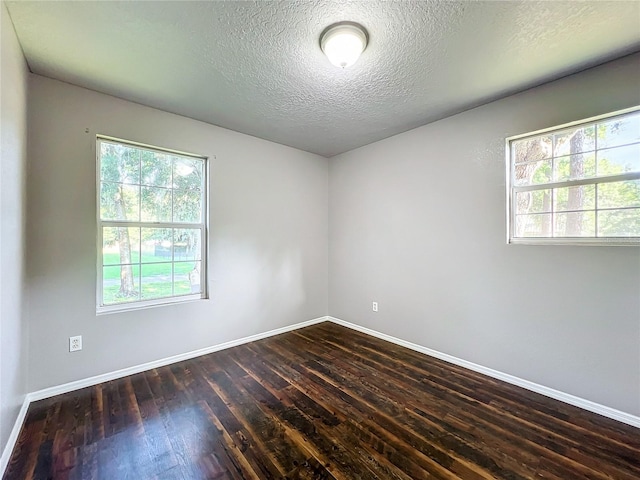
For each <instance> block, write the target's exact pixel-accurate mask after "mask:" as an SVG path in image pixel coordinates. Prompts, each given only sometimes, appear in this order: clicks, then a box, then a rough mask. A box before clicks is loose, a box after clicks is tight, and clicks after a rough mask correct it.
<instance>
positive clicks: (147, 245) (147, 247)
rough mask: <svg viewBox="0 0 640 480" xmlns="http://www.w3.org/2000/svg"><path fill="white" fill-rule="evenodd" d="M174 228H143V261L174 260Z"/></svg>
mask: <svg viewBox="0 0 640 480" xmlns="http://www.w3.org/2000/svg"><path fill="white" fill-rule="evenodd" d="M172 248H173V230H172V229H171V228H143V229H142V263H160V262H170V261H171V260H172V255H173V252H172Z"/></svg>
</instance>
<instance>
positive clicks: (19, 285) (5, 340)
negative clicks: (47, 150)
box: [0, 2, 28, 452]
mask: <svg viewBox="0 0 640 480" xmlns="http://www.w3.org/2000/svg"><path fill="white" fill-rule="evenodd" d="M0 27H1V36H2V38H1V41H2V47H1V48H2V51H1V54H0V57H1V62H2V63H1V65H0V70H1V72H2V74H1V77H0V105H1V114H0V144H1V147H0V159H1V160H0V162H1V163H0V167H1V168H0V452H2V451H3V450H4V447H5V445H6V443H7V439H8V438H9V433H10V432H11V429H12V427H13V424H14V422H15V420H16V417H17V415H18V411H19V410H20V406H21V404H22V401H23V399H24V395H25V393H26V387H27V385H26V371H27V369H26V351H27V334H26V327H25V325H24V323H23V321H22V319H23V308H22V290H23V278H24V246H23V244H24V214H23V213H24V210H25V206H24V205H25V199H24V195H25V170H26V164H27V75H28V70H27V65H26V63H25V61H24V57H23V56H22V50H21V48H20V45H19V44H18V39H17V38H16V34H15V32H14V30H13V24H12V23H11V19H10V18H9V13H8V12H7V10H6V6H5V4H4V2H2V3H1V4H0Z"/></svg>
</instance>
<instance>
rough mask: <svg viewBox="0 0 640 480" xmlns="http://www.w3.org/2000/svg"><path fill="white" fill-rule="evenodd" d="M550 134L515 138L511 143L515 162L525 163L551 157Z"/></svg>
mask: <svg viewBox="0 0 640 480" xmlns="http://www.w3.org/2000/svg"><path fill="white" fill-rule="evenodd" d="M551 143H552V137H551V135H543V136H541V137H534V138H527V139H523V140H515V141H514V142H512V143H511V148H512V153H513V157H514V159H515V163H526V162H535V161H539V160H543V159H546V158H551V155H552V151H551Z"/></svg>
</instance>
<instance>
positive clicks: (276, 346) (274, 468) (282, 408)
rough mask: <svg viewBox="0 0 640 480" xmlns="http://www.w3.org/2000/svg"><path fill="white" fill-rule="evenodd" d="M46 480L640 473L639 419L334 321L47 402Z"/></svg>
mask: <svg viewBox="0 0 640 480" xmlns="http://www.w3.org/2000/svg"><path fill="white" fill-rule="evenodd" d="M31 478H34V479H46V478H55V479H81V478H82V479H93V478H95V479H109V480H120V479H136V480H139V479H185V480H186V479H189V480H190V479H204V478H210V479H269V478H274V479H275V478H277V479H285V478H286V479H314V480H322V479H336V480H338V479H376V478H380V479H427V478H434V479H448V478H463V479H480V478H506V479H519V478H553V479H571V478H581V479H582V478H585V479H621V480H622V479H638V478H640V430H639V429H636V428H634V427H630V426H628V425H624V424H621V423H618V422H615V421H613V420H610V419H607V418H604V417H601V416H598V415H595V414H592V413H589V412H586V411H583V410H580V409H578V408H575V407H572V406H570V405H566V404H563V403H561V402H558V401H555V400H551V399H549V398H546V397H544V396H541V395H538V394H535V393H532V392H529V391H527V390H523V389H520V388H518V387H515V386H512V385H509V384H505V383H503V382H500V381H498V380H494V379H492V378H489V377H485V376H483V375H480V374H477V373H474V372H471V371H469V370H465V369H463V368H460V367H456V366H453V365H450V364H447V363H445V362H442V361H439V360H436V359H433V358H430V357H427V356H424V355H422V354H419V353H416V352H413V351H411V350H407V349H404V348H402V347H398V346H396V345H393V344H390V343H387V342H384V341H381V340H378V339H376V338H373V337H369V336H367V335H363V334H360V333H358V332H354V331H352V330H349V329H346V328H343V327H340V326H337V325H335V324H331V323H323V324H319V325H316V326H313V327H308V328H305V329H302V330H298V331H295V332H291V333H286V334H283V335H279V336H276V337H272V338H268V339H266V340H261V341H259V342H254V343H249V344H246V345H242V346H239V347H235V348H232V349H229V350H225V351H221V352H218V353H214V354H210V355H206V356H202V357H198V358H196V359H193V360H188V361H184V362H181V363H177V364H173V365H170V366H167V367H163V368H157V369H155V370H150V371H147V372H144V373H140V374H137V375H133V376H130V377H126V378H122V379H120V380H114V381H111V382H107V383H103V384H100V385H96V386H94V387H90V388H85V389H82V390H78V391H75V392H71V393H68V394H65V395H60V396H57V397H54V398H50V399H47V400H43V401H40V402H36V403H34V404H32V405H31V407H30V409H29V412H28V415H27V420H26V423H25V426H24V428H23V430H22V432H21V434H20V437H19V440H18V443H17V445H16V448H15V450H14V452H13V455H12V457H11V460H10V464H9V467H8V469H7V471H6V473H5V476H4V479H5V480H12V479H31Z"/></svg>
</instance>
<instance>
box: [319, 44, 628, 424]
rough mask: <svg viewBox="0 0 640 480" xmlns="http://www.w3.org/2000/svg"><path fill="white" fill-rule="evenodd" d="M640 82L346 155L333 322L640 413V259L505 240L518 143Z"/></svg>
mask: <svg viewBox="0 0 640 480" xmlns="http://www.w3.org/2000/svg"><path fill="white" fill-rule="evenodd" d="M639 79H640V55H634V56H629V57H626V58H624V59H621V60H619V61H616V62H612V63H610V64H607V65H604V66H600V67H597V68H594V69H592V70H588V71H585V72H582V73H579V74H576V75H573V76H571V77H567V78H564V79H562V80H559V81H556V82H553V83H550V84H547V85H544V86H541V87H538V88H535V89H532V90H529V91H526V92H524V93H522V94H519V95H515V96H512V97H508V98H505V99H503V100H499V101H496V102H493V103H490V104H488V105H485V106H482V107H479V108H475V109H473V110H469V111H467V112H464V113H461V114H459V115H456V116H454V117H450V118H447V119H444V120H442V121H439V122H436V123H433V124H430V125H427V126H424V127H421V128H417V129H415V130H412V131H410V132H406V133H404V134H400V135H397V136H395V137H392V138H389V139H386V140H382V141H380V142H377V143H374V144H372V145H369V146H366V147H362V148H360V149H358V150H355V151H351V152H349V153H346V154H343V155H340V156H338V157H334V158H332V159H331V160H330V168H329V178H330V182H329V185H330V186H329V202H330V207H329V218H330V225H329V252H330V253H329V272H330V277H329V285H330V286H329V312H330V315H332V316H334V317H338V318H341V319H343V320H347V321H351V322H353V323H356V324H360V325H362V326H365V327H369V328H372V329H375V330H378V331H380V332H383V333H387V334H389V335H393V336H396V337H399V338H401V339H405V340H408V341H411V342H414V343H417V344H420V345H423V346H426V347H429V348H432V349H435V350H439V351H441V352H444V353H448V354H451V355H454V356H457V357H459V358H461V359H464V360H468V361H471V362H475V363H477V364H480V365H483V366H486V367H490V368H493V369H496V370H499V371H502V372H506V373H509V374H512V375H515V376H518V377H521V378H523V379H526V380H529V381H533V382H536V383H539V384H542V385H545V386H548V387H552V388H555V389H558V390H561V391H564V392H567V393H571V394H573V395H577V396H579V397H583V398H586V399H589V400H592V401H594V402H598V403H600V404H604V405H606V406H609V407H613V408H616V409H619V410H622V411H624V412H628V413H631V414H634V415H640V248H637V247H572V246H523V245H517V246H516V245H511V246H509V245H506V240H505V239H506V225H505V217H506V215H505V209H506V206H505V137H508V136H510V135H515V134H520V133H525V132H529V131H533V130H537V129H541V128H545V127H551V126H554V125H558V124H562V123H566V122H569V121H573V120H578V119H582V118H586V117H589V116H594V115H597V114H602V113H607V112H610V111H614V110H617V109H622V108H626V107H630V106H633V105H638V104H640V83H639ZM372 301H378V302H379V308H380V311H379V313H373V312H372V311H371V302H372Z"/></svg>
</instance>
